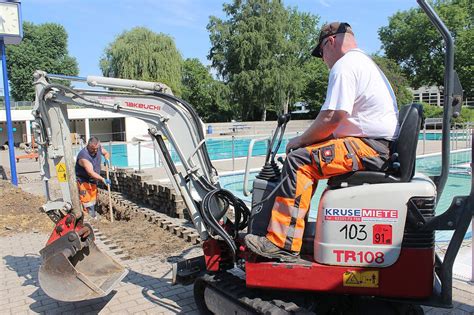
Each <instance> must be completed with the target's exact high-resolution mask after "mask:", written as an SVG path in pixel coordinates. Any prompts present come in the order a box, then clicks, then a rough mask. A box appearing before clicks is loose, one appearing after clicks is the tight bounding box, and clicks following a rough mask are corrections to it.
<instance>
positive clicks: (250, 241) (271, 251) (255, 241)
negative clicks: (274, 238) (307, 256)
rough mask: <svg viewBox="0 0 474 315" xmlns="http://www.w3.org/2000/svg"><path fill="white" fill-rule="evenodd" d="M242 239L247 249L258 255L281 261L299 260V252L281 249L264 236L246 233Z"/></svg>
mask: <svg viewBox="0 0 474 315" xmlns="http://www.w3.org/2000/svg"><path fill="white" fill-rule="evenodd" d="M244 241H245V245H247V248H248V249H250V250H251V251H252V252H254V253H255V254H258V255H260V256H263V257H266V258H270V259H279V260H280V261H283V262H297V261H299V260H300V258H299V257H298V256H299V253H297V252H292V251H287V250H285V249H282V248H280V247H278V246H276V245H275V244H273V243H272V242H270V241H269V240H268V238H266V237H265V236H258V235H253V234H247V235H245V238H244Z"/></svg>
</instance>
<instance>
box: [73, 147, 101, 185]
mask: <svg viewBox="0 0 474 315" xmlns="http://www.w3.org/2000/svg"><path fill="white" fill-rule="evenodd" d="M80 159H84V160H87V161H89V162H91V164H92V167H93V169H94V172H96V173H97V174H100V162H101V161H102V147H101V146H99V148H98V150H97V154H96V155H95V156H92V155H91V154H90V153H89V151H87V147H85V148H84V149H82V150H81V151H79V154H78V155H77V159H76V168H75V169H76V177H77V179H78V180H79V181H93V182H95V180H94V179H92V178H90V177H89V174H87V171H86V169H85V168H84V167H82V166H81V165H79V160H80Z"/></svg>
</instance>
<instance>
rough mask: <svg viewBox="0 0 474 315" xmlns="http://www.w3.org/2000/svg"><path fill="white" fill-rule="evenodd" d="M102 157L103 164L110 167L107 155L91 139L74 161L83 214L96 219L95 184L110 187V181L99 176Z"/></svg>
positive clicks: (92, 138)
mask: <svg viewBox="0 0 474 315" xmlns="http://www.w3.org/2000/svg"><path fill="white" fill-rule="evenodd" d="M102 156H104V158H105V163H107V165H110V162H109V157H110V156H109V153H108V152H107V151H106V150H105V149H104V148H103V147H102V146H101V145H100V141H99V139H97V138H96V137H91V138H90V139H89V140H88V141H87V146H86V147H85V148H84V149H82V150H81V151H80V152H79V154H78V155H77V159H76V178H77V186H78V188H79V198H80V199H81V204H82V206H83V207H84V212H87V213H89V215H90V216H91V217H92V218H96V212H95V204H96V201H97V183H98V182H102V183H104V184H105V185H110V180H109V179H106V178H103V177H102V176H100V164H101V161H102Z"/></svg>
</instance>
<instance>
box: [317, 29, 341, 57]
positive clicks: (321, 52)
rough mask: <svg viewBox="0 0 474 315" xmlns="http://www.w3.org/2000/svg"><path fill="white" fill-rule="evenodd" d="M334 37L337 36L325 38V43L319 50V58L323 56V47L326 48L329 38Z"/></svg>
mask: <svg viewBox="0 0 474 315" xmlns="http://www.w3.org/2000/svg"><path fill="white" fill-rule="evenodd" d="M336 35H337V34H334V35H331V36H328V37H327V38H326V41H325V42H324V43H323V44H322V45H321V48H320V49H319V52H320V54H321V57H322V56H323V50H324V46H326V44H327V43H328V42H329V38H331V37H336Z"/></svg>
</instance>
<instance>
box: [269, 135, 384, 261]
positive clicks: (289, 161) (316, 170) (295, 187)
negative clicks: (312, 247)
mask: <svg viewBox="0 0 474 315" xmlns="http://www.w3.org/2000/svg"><path fill="white" fill-rule="evenodd" d="M374 141H375V140H373V139H363V138H355V137H346V138H338V139H331V140H327V141H324V142H321V143H317V144H314V145H310V146H308V147H304V148H299V149H297V150H294V151H292V152H290V153H289V154H288V156H287V158H286V161H285V165H284V167H283V172H282V179H283V183H282V184H281V186H280V187H279V188H278V191H277V192H276V199H275V203H274V204H273V208H272V215H271V219H270V223H269V225H268V228H267V235H266V236H267V238H268V239H269V240H270V241H271V242H272V243H273V244H275V245H276V246H278V247H280V248H284V249H286V250H291V251H294V252H299V251H300V250H301V246H302V245H303V233H304V227H305V219H306V216H307V214H308V212H309V208H310V203H311V198H312V196H313V193H314V191H315V190H316V187H317V183H318V180H319V179H326V178H329V177H332V176H337V175H342V174H345V173H348V172H352V171H357V170H365V169H367V170H381V169H382V168H383V166H382V164H383V165H386V164H387V161H388V157H389V149H388V146H386V147H384V146H383V145H380V144H377V143H375V144H374ZM368 143H369V144H372V145H369V144H368ZM366 166H367V167H366ZM377 168H380V169H377Z"/></svg>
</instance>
